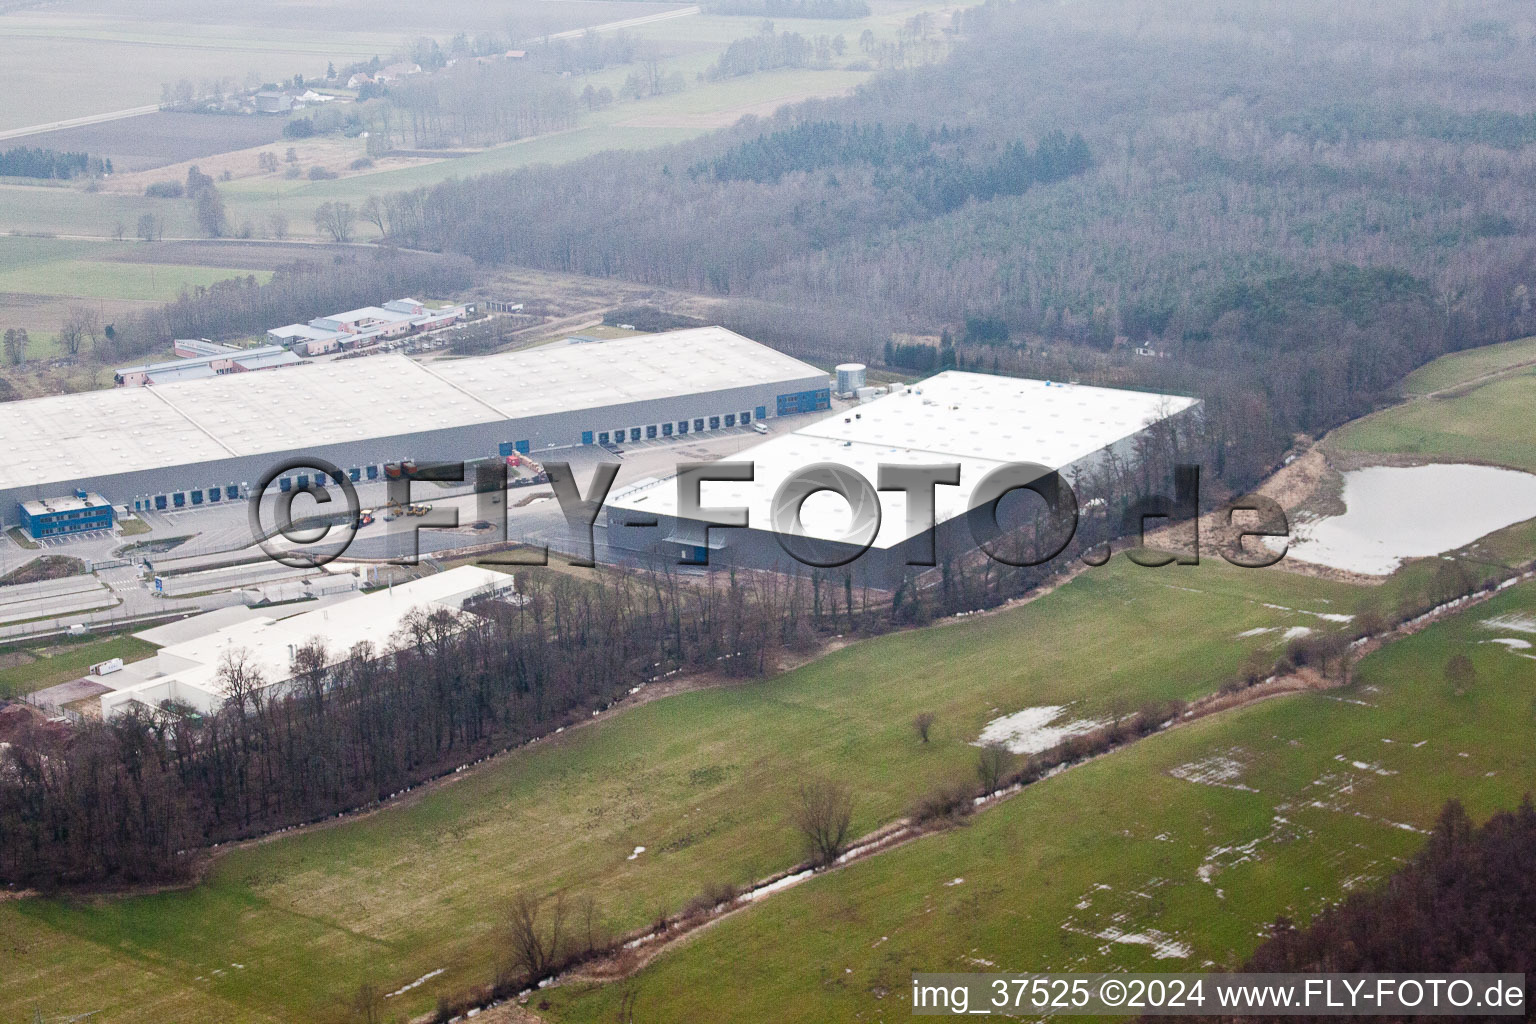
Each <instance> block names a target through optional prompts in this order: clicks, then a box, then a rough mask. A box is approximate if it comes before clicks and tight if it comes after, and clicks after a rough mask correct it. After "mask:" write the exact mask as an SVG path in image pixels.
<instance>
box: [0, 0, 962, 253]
mask: <svg viewBox="0 0 1536 1024" xmlns="http://www.w3.org/2000/svg"><path fill="white" fill-rule="evenodd" d="M73 6H80V7H81V8H82V10H89V11H91V12H92V13H91V14H90V15H89V16H85V15H82V17H84V18H85V21H84V22H71V23H70V24H71V25H72V26H74V27H71V28H69V29H68V33H74V34H73V35H70V38H75V37H76V35H78V34H79V33H84V34H85V36H86V37H87V38H89V39H91V40H94V36H91V34H90V33H91V32H92V31H93V30H91V29H88V28H82V27H80V25H81V24H86V25H88V24H90V18H94V17H97V16H99V15H100V13H101V12H100V11H99V9H98V8H97V7H96V6H94V5H93V4H90V3H83V2H82V3H77V4H75V5H73ZM180 6H181V5H180V0H163V2H159V3H155V4H151V5H149V7H148V8H146V10H145V12H143V16H144V17H149V18H151V19H152V18H153V17H154V16H155V15H154V12H155V11H163V10H169V9H178V10H179V9H180ZM874 6H875V12H874V13H873V14H872V15H871V16H870V17H868V18H862V19H853V20H846V21H845V20H834V21H825V20H810V19H780V20H776V21H775V23H774V24H775V29H776V30H777V31H794V32H800V33H802V34H805V35H808V36H813V37H814V36H818V35H837V34H841V35H842V36H843V37H844V38H845V40H847V45H848V51H847V53H846V54H845V55H844V56H843V57H842V58H839V59H838V60H837V61H835V62H834V63H835V64H836V66H835V67H833V68H829V69H816V70H811V69H786V70H780V71H771V72H763V73H759V74H754V75H748V76H744V77H742V78H735V79H728V80H725V81H721V82H705V81H702V80H700V79H699V77H698V76H699V73H700V72H702V71H704V70H705V69H706V68H707V67H708V66H709V65H710V64H711V63H713V62H714V61H715V59H716V58H717V57H718V55H719V54H720V53H721V52H722V51H723V50H724V49H725V47H726V46H727V45H728V44H729V43H730V42H731V41H733V40H735V39H739V38H741V37H743V36H748V35H751V34H753V33H754V32H756V31H757V30H758V28H759V25H760V23H761V19H758V18H752V17H725V16H714V15H694V16H689V17H681V18H673V19H669V20H666V21H661V22H657V23H654V24H650V25H642V26H637V27H635V28H632V29H629V30H628V31H631V32H632V33H633V34H634V35H635V36H637V37H640V38H645V39H654V40H656V41H658V42H659V43H660V44H661V45H662V47H663V52H664V53H666V54H667V58H666V60H665V61H664V63H665V68H664V71H665V73H668V74H670V73H671V72H673V71H677V72H680V73H681V74H682V75H683V77H684V78H685V80H686V81H687V88H686V89H685V90H684V91H683V92H681V93H676V94H672V95H667V96H659V97H652V98H649V99H645V100H642V101H638V102H623V103H619V104H617V105H615V106H613V107H611V108H609V109H607V110H601V111H594V112H586V113H583V114H582V116H581V118H580V122H579V123H578V125H577V126H576V127H575V128H573V129H570V130H568V131H564V132H558V133H554V134H551V135H546V136H540V137H535V138H531V139H525V140H521V141H518V142H514V143H510V144H507V145H503V146H498V147H495V148H493V149H489V150H485V151H482V152H479V153H475V154H473V155H471V156H468V157H464V158H461V159H448V160H440V161H432V162H426V163H417V164H414V165H413V166H408V167H403V168H388V167H380V168H379V169H377V170H375V171H373V172H369V173H363V174H349V173H343V175H342V177H340V178H338V179H336V180H332V181H319V182H312V181H309V180H308V179H307V178H300V179H297V180H289V179H285V178H280V177H275V176H267V175H262V176H257V177H246V178H241V177H239V174H240V173H241V172H240V171H239V170H238V169H237V170H236V174H237V177H236V179H235V180H234V181H231V182H228V183H224V184H221V186H220V188H221V191H222V192H223V193H224V195H225V198H226V202H227V205H228V209H229V215H230V220H231V223H233V224H236V225H239V224H241V223H242V222H249V223H250V224H251V225H252V226H253V227H254V228H255V229H256V230H258V231H260V230H262V229H263V227H264V225H265V223H266V217H267V215H268V214H269V213H273V212H281V213H283V214H285V215H286V216H287V218H288V223H289V230H290V232H291V233H292V234H294V235H296V236H308V237H313V236H314V234H315V228H314V210H315V208H316V207H317V206H319V205H320V203H322V202H326V201H328V200H330V201H337V200H340V201H346V202H351V203H353V204H354V205H358V204H361V203H362V202H363V201H364V200H365V199H366V198H367V197H368V196H369V195H376V194H381V193H384V192H388V191H392V190H396V189H405V188H415V187H418V186H422V185H432V184H435V183H437V182H440V181H445V180H447V179H449V178H452V177H463V176H467V175H472V174H480V173H486V172H491V171H500V170H510V169H515V168H519V167H526V166H531V165H534V164H542V163H552V164H558V163H564V162H569V161H572V160H578V159H581V158H583V157H587V156H591V155H593V154H595V153H599V152H604V151H607V150H636V149H646V148H653V147H658V146H665V145H668V144H671V143H675V142H680V141H683V140H686V139H689V138H693V137H696V136H698V135H701V134H703V133H705V132H708V131H711V130H714V129H716V128H719V127H721V126H723V125H728V124H731V123H734V122H735V121H737V120H738V119H740V118H741V117H743V116H745V115H748V114H755V115H759V116H764V115H767V114H770V113H771V112H772V111H773V110H775V109H777V108H778V107H779V106H781V105H783V104H786V103H793V102H796V101H799V100H804V99H809V98H812V97H819V96H832V95H839V94H842V93H844V92H847V91H848V90H850V89H852V88H853V87H854V86H856V85H858V84H859V83H860V82H863V81H865V80H866V79H868V78H869V77H870V76H871V74H872V72H870V71H867V70H849V69H848V68H847V67H846V66H847V65H851V64H857V63H859V62H861V61H863V60H864V55H863V54H861V53H860V52H859V51H858V48H857V41H858V37H859V34H860V33H861V32H862V31H863V30H865V29H866V28H867V29H870V30H871V31H873V32H874V33H875V34H876V36H877V38H880V39H889V38H892V37H893V36H894V35H895V33H896V32H897V30H898V29H900V28H901V26H902V25H903V24H904V22H905V21H906V20H907V19H909V18H910V17H912V16H913V15H915V14H917V13H919V12H923V11H926V12H930V13H935V14H942V13H943V12H945V11H948V10H951V9H952V8H950V7H948V6H947V5H945V4H943V3H936V2H929V0H919V2H907V0H899V2H896V0H892V2H882V3H878V4H876V5H874ZM665 9H666V8H665V7H664V6H662V5H659V4H654V3H643V4H642V3H598V2H591V3H589V2H582V3H580V4H577V3H576V2H575V0H572V2H569V3H566V2H562V0H548V2H540V3H537V4H532V5H529V6H527V8H526V9H524V8H522V7H514V8H513V9H512V10H511V11H509V12H508V13H506V14H505V15H504V16H502V18H501V20H503V21H504V22H505V23H506V24H507V25H510V24H513V23H523V22H526V23H527V24H529V25H532V24H534V23H538V24H540V25H545V24H547V25H548V26H550V30H551V31H558V30H560V29H561V28H566V27H569V26H567V25H566V22H568V21H569V22H573V23H574V24H578V25H579V24H590V23H593V19H598V20H599V21H608V20H614V19H616V18H619V17H633V16H635V15H636V14H637V13H638V14H652V13H657V12H659V11H662V10H665ZM218 10H219V11H221V12H222V13H221V14H217V15H214V14H206V13H201V12H193V13H189V15H188V16H189V18H190V20H191V24H190V25H188V26H186V27H185V28H183V29H181V30H178V31H171V32H169V36H168V41H167V44H166V45H167V47H168V49H169V50H170V51H171V52H175V50H176V48H177V47H178V46H181V45H183V44H185V45H188V46H191V45H193V42H188V40H192V41H195V40H197V39H199V38H200V37H201V36H202V35H205V34H208V33H214V36H213V37H210V40H211V41H206V42H205V43H202V44H198V45H206V46H208V47H210V48H211V50H210V52H216V51H217V50H218V48H219V47H220V46H222V45H223V43H224V42H226V41H227V39H228V35H227V33H226V34H225V35H218V27H217V25H213V24H212V23H209V22H206V21H205V20H204V18H205V17H224V16H228V17H230V18H232V19H234V20H236V21H239V20H240V19H242V18H244V17H246V16H247V15H246V14H245V13H242V12H236V11H232V10H226V5H219V7H218ZM331 13H334V12H331ZM14 17H15V16H8V24H10V23H11V20H12V19H14ZM37 18H38V19H40V21H39V24H38V25H35V26H32V22H30V21H27V20H25V19H22V20H16V21H15V24H17V25H19V26H23V27H26V26H32V27H30V28H27V32H28V33H33V34H35V35H36V36H37V37H38V38H47V37H48V34H49V33H50V32H53V31H65V30H64V29H60V28H58V25H59V23H60V22H59V19H58V18H56V17H54V16H53V15H49V16H46V17H44V16H41V15H39V16H37ZM407 20H409V19H407ZM556 23H558V24H556ZM497 27H498V28H502V29H505V26H504V25H502V26H497ZM101 31H102V32H104V33H105V35H104V36H103V39H110V40H111V42H112V45H129V44H131V45H134V46H139V45H142V43H143V40H142V39H140V38H138V37H137V36H136V35H134V32H137V31H139V30H138V29H134V30H133V31H130V30H129V28H127V27H123V26H117V27H114V28H112V29H111V30H110V31H109V30H107V29H103V30H101ZM114 33H120V34H121V33H126V34H125V35H119V34H114ZM415 34H421V33H415ZM428 34H433V35H441V34H442V30H440V29H438V30H434V31H432V32H429V33H428ZM130 36H131V37H132V38H129V37H130ZM303 36H304V37H305V38H308V39H311V40H312V39H313V33H312V32H309V31H307V30H306V32H305V33H303ZM349 38H350V37H349V35H348V33H346V32H343V33H341V35H340V36H339V37H338V42H337V44H336V45H337V46H342V47H345V46H350V45H352V42H351V41H349ZM408 38H414V34H413V35H412V36H410V37H408ZM285 39H287V37H284V36H281V33H278V34H277V35H273V34H272V33H270V32H258V33H256V34H255V35H254V36H253V37H252V39H251V41H250V43H249V45H250V46H252V47H253V49H252V53H259V52H262V51H261V47H262V46H267V45H270V46H277V45H278V43H279V42H282V41H283V40H285ZM26 41H27V40H26V39H24V40H23V42H26ZM289 43H291V40H289V42H288V43H284V45H288V44H289ZM370 45H371V47H372V48H371V49H370V50H369V51H368V54H367V55H371V54H372V53H383V54H387V53H388V52H389V51H390V49H392V47H393V45H394V44H393V43H391V44H390V45H382V40H380V39H372V40H371V44H370ZM227 59H228V60H231V61H234V62H235V63H236V64H238V63H239V62H240V60H242V59H244V58H242V57H238V56H237V57H229V58H227ZM337 62H338V64H340V63H341V57H337ZM299 63H302V61H300V62H299ZM27 66H28V65H27V61H26V60H20V61H18V63H17V67H19V68H21V69H25V68H26V67H27ZM295 70H304V68H302V67H299V66H297V65H296V66H295V67H292V68H284V69H282V73H283V74H285V75H287V74H291V73H292V72H293V71H295ZM633 70H634V67H633V66H626V67H617V68H609V69H606V70H603V71H600V72H597V73H594V74H592V75H589V76H584V77H578V78H577V79H573V80H572V87H573V88H574V89H576V90H577V91H580V89H581V88H582V86H584V85H585V84H587V83H588V82H590V83H591V84H592V85H593V86H594V87H601V86H605V85H606V86H608V87H609V88H611V89H613V90H614V91H615V92H617V91H618V90H619V88H620V87H621V86H622V84H623V81H624V79H625V77H626V76H628V75H629V74H630V73H631V72H632V71H633ZM6 73H7V72H6V71H0V87H3V85H4V76H5V74H6ZM11 73H17V74H19V73H21V71H18V70H16V69H15V68H13V69H11ZM224 73H228V72H227V71H226V72H224ZM275 73H276V72H268V74H269V77H270V75H272V74H275ZM311 73H312V72H311ZM157 89H158V86H157ZM39 91H41V90H39ZM157 98H158V91H157V92H156V94H155V96H154V97H151V99H150V100H146V101H142V102H152V101H153V100H154V99H157ZM126 102H127V101H126V100H121V101H119V102H118V103H117V104H116V105H117V106H118V107H121V106H124V105H126ZM99 109H109V108H99ZM15 116H18V117H21V116H23V115H19V114H18V115H15ZM26 116H29V117H31V116H34V115H26ZM60 116H63V115H60ZM153 116H154V117H158V118H161V119H164V118H168V117H173V116H177V115H153ZM180 116H191V115H180ZM35 119H36V118H35V117H34V120H35ZM135 120H139V119H130V120H128V121H123V122H114V123H111V124H103V125H98V126H90V127H86V128H80V129H75V130H72V131H76V132H78V133H84V134H83V135H82V138H89V137H90V136H91V135H92V134H93V133H94V135H95V136H98V137H99V138H100V139H101V140H103V141H104V144H105V142H110V140H111V139H112V138H114V137H117V136H119V135H121V133H122V132H123V131H124V130H125V128H124V126H128V128H127V130H130V131H131V126H132V125H133V123H134V121H135ZM203 120H205V121H208V122H220V123H222V122H225V121H229V120H231V119H228V118H217V117H210V118H204V119H203ZM23 121H24V123H31V122H27V121H25V118H24V119H23ZM146 123H147V122H146ZM3 127H5V126H4V125H3V124H0V128H3ZM219 130H221V129H220V127H219V125H218V124H214V125H213V126H212V127H211V128H209V131H213V132H214V133H215V134H216V133H217V132H218V131H219ZM39 137H41V136H39ZM248 144H249V143H242V145H248ZM157 145H158V144H152V140H151V142H146V143H145V144H144V145H139V146H137V147H136V149H135V152H136V153H138V152H139V150H144V152H143V153H140V154H139V157H138V159H140V160H141V161H142V160H149V161H150V162H151V163H154V162H156V161H157V160H160V161H165V160H169V159H170V158H171V157H172V156H175V157H176V158H177V159H182V158H183V157H184V155H185V154H181V155H178V153H179V152H180V151H179V150H178V153H173V152H172V150H173V149H176V148H177V145H178V143H177V140H176V139H175V138H174V137H167V139H166V140H165V145H164V146H161V147H159V148H163V149H164V150H165V152H164V153H163V154H161V155H160V156H159V157H154V155H153V153H151V152H150V151H152V150H156V149H157ZM281 145H286V143H282V144H281ZM304 145H305V144H304V143H300V144H299V146H300V148H302V147H303V146H304ZM87 148H89V147H87ZM183 148H184V147H183ZM206 149H207V147H206V145H200V147H199V148H198V149H197V155H199V156H201V155H202V154H203V152H204V150H206ZM254 159H255V156H254V154H252V155H250V156H249V161H254ZM249 161H248V162H249ZM144 212H154V213H157V214H160V215H161V216H162V217H163V218H164V219H165V227H164V234H165V236H166V237H171V238H186V237H195V236H196V235H197V234H198V233H199V232H198V231H197V228H196V225H195V224H194V223H193V222H192V217H191V206H190V204H188V203H182V202H168V201H157V200H150V199H145V198H144V197H143V196H142V195H138V194H134V195H127V194H121V193H117V192H114V191H111V190H108V191H103V192H97V193H87V192H83V191H81V190H79V189H77V188H68V187H65V188H59V187H48V188H44V187H41V186H28V185H19V184H14V183H13V184H9V185H0V231H13V232H24V233H34V234H35V233H48V234H60V235H71V234H73V235H84V236H94V237H107V236H110V235H111V234H112V232H113V230H114V227H115V226H116V225H117V224H122V225H123V226H124V229H125V230H126V231H127V233H128V234H129V235H132V234H133V231H134V228H135V225H136V223H137V220H138V217H139V215H140V214H142V213H144ZM361 236H362V237H365V238H366V237H370V235H369V229H367V228H364V229H363V230H362V231H361Z"/></svg>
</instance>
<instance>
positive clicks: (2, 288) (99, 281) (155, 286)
mask: <svg viewBox="0 0 1536 1024" xmlns="http://www.w3.org/2000/svg"><path fill="white" fill-rule="evenodd" d="M245 274H251V275H254V276H255V277H256V278H257V280H260V281H265V280H267V279H268V278H270V277H271V276H272V273H271V271H267V270H251V271H246V272H245ZM245 274H237V272H235V271H232V270H229V269H225V268H216V267H195V266H176V265H174V264H171V265H167V264H163V263H162V264H156V263H124V262H117V261H111V262H108V261H102V260H84V259H74V260H69V259H66V260H55V261H51V262H48V263H37V264H32V265H31V266H28V267H21V268H17V269H15V270H8V271H0V292H31V293H33V294H37V295H73V296H79V297H81V298H92V299H96V298H101V299H154V300H158V301H161V302H169V301H171V300H172V299H174V298H176V296H177V295H179V294H181V291H182V289H184V288H186V289H193V288H198V287H207V286H208V285H211V284H213V283H215V282H217V281H223V280H226V279H228V278H231V277H236V276H241V277H243V276H245Z"/></svg>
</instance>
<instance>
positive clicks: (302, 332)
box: [267, 324, 344, 341]
mask: <svg viewBox="0 0 1536 1024" xmlns="http://www.w3.org/2000/svg"><path fill="white" fill-rule="evenodd" d="M267 333H268V334H270V335H271V336H272V337H274V338H305V339H308V340H309V341H324V340H326V339H327V338H339V337H341V336H342V334H343V333H344V332H342V331H327V330H322V329H321V328H319V327H311V326H309V324H289V325H288V326H286V327H274V328H272V329H271V330H270V331H268V332H267Z"/></svg>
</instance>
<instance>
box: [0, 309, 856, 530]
mask: <svg viewBox="0 0 1536 1024" xmlns="http://www.w3.org/2000/svg"><path fill="white" fill-rule="evenodd" d="M829 394H830V388H829V382H828V378H827V375H826V374H825V373H823V372H822V371H820V370H817V369H816V368H815V367H813V366H811V365H809V364H807V363H803V362H801V361H800V360H798V359H794V358H791V357H790V356H787V355H784V354H783V353H780V352H776V351H774V350H773V349H770V348H767V347H766V346H763V345H759V344H757V343H756V342H754V341H750V340H748V339H747V338H743V337H742V336H740V335H738V334H735V333H733V332H731V331H728V330H725V329H724V328H721V327H701V328H695V329H691V330H685V331H672V332H669V333H665V334H656V335H646V336H640V337H631V338H622V339H613V340H608V341H599V342H588V343H583V344H579V345H578V344H565V345H562V344H555V345H547V346H543V347H541V348H534V349H527V350H522V351H516V352H506V353H502V354H499V355H492V356H484V357H478V358H472V359H458V360H440V361H436V362H433V363H431V364H430V365H425V364H422V363H418V362H416V361H414V360H411V359H407V358H406V357H404V356H373V357H369V358H366V359H349V360H338V361H335V362H331V363H324V364H318V365H312V366H302V367H295V368H294V369H292V370H290V371H288V372H285V373H273V374H266V373H252V374H239V375H234V376H220V377H212V378H208V379H203V380H189V381H178V382H174V383H168V384H161V385H158V386H155V387H147V388H123V389H117V390H113V391H97V392H88V393H84V394H77V395H63V396H59V397H54V398H39V399H31V400H28V401H21V402H8V403H4V404H0V437H3V438H4V439H5V442H6V449H7V450H6V459H5V463H4V465H3V466H0V520H3V521H4V522H5V523H6V524H11V523H15V522H16V521H17V519H18V517H19V515H20V506H21V503H22V502H26V501H33V500H38V499H45V498H52V497H56V496H58V495H61V494H71V493H74V492H76V491H80V490H85V491H91V492H99V493H100V494H102V495H104V496H106V498H107V500H108V501H111V502H113V503H115V504H117V505H126V506H128V507H130V508H144V509H176V508H185V507H191V506H195V505H201V504H205V503H211V502H216V501H227V500H230V499H232V498H238V497H241V496H243V495H244V494H245V493H246V490H247V489H248V488H249V487H250V486H252V485H254V484H255V483H256V482H257V481H259V480H260V479H261V478H262V477H263V475H265V474H266V473H267V472H269V471H270V470H271V469H272V468H273V467H274V466H275V465H277V464H278V463H279V462H280V461H282V460H284V459H286V458H289V457H295V456H301V455H310V456H317V457H320V458H323V459H326V460H328V461H329V462H331V463H332V464H334V465H336V466H337V467H339V468H341V469H342V470H344V471H346V472H348V473H349V475H351V476H352V478H353V479H355V480H372V479H378V478H381V477H382V476H383V475H384V470H383V467H384V465H385V464H386V463H390V462H398V461H402V460H406V459H410V460H415V461H417V462H427V461H468V460H471V459H476V458H482V457H489V456H495V455H497V454H501V455H508V454H511V453H512V452H521V453H531V454H535V455H537V454H540V453H543V452H545V451H547V450H549V449H554V448H561V447H566V446H575V445H591V444H604V443H614V442H617V441H626V440H630V439H633V440H639V439H641V438H646V437H671V436H674V434H683V433H690V432H695V431H700V430H703V431H708V430H717V429H724V428H726V427H730V426H736V425H746V424H751V423H753V422H756V421H757V420H759V419H766V418H770V417H774V416H782V415H786V414H790V413H797V412H811V411H815V410H817V409H826V408H828V404H829Z"/></svg>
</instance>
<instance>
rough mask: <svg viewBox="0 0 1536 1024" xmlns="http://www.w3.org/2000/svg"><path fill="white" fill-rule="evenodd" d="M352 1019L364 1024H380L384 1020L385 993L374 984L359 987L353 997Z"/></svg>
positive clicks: (366, 983) (368, 983)
mask: <svg viewBox="0 0 1536 1024" xmlns="http://www.w3.org/2000/svg"><path fill="white" fill-rule="evenodd" d="M352 1018H353V1019H354V1020H358V1021H362V1022H363V1024H380V1022H381V1021H382V1020H383V1019H384V993H382V992H380V991H379V987H378V986H377V985H375V984H374V983H373V982H371V981H365V982H363V983H362V984H361V985H359V986H357V992H356V993H355V994H354V995H353V996H352Z"/></svg>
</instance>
